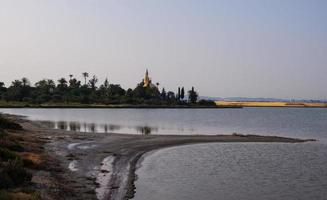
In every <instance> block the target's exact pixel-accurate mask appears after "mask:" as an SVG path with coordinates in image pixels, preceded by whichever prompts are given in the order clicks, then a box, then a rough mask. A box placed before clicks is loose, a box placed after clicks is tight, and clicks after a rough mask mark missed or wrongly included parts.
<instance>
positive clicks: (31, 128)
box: [16, 117, 308, 200]
mask: <svg viewBox="0 0 327 200" xmlns="http://www.w3.org/2000/svg"><path fill="white" fill-rule="evenodd" d="M16 121H18V122H19V123H20V124H21V125H22V126H23V128H24V129H25V130H26V131H27V132H29V133H33V134H32V135H33V137H35V138H38V139H39V140H42V141H44V148H45V151H46V153H47V154H49V155H51V156H52V157H53V160H55V161H57V163H56V164H57V165H59V166H60V167H59V169H58V168H57V170H56V171H53V172H52V174H54V175H53V176H57V177H60V178H59V179H61V181H60V182H62V183H64V185H65V187H66V188H69V189H70V191H71V192H70V194H69V199H106V200H107V199H110V200H111V199H130V198H132V197H133V195H134V190H135V186H134V181H135V169H136V164H137V162H138V161H139V159H140V158H141V157H142V155H143V154H144V153H146V152H149V151H152V150H156V149H160V148H165V147H171V146H176V145H184V144H194V143H208V142H218V143H219V142H280V143H297V142H306V141H308V140H301V139H292V138H283V137H274V136H256V135H239V134H234V135H212V136H206V135H192V136H181V135H180V136H178V135H148V136H146V135H127V134H115V133H101V134H95V133H81V132H69V131H63V130H53V129H48V128H47V127H45V126H44V125H43V124H41V123H39V122H31V121H28V120H26V119H23V118H18V117H16ZM57 190H59V191H60V190H62V188H61V187H57ZM66 191H67V189H66Z"/></svg>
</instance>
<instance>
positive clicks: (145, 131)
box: [136, 126, 158, 135]
mask: <svg viewBox="0 0 327 200" xmlns="http://www.w3.org/2000/svg"><path fill="white" fill-rule="evenodd" d="M136 130H137V132H138V133H142V135H151V133H152V132H153V131H155V132H158V128H154V127H149V126H138V127H136Z"/></svg>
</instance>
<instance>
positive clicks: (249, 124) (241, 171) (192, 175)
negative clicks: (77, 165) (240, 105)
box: [0, 108, 327, 200]
mask: <svg viewBox="0 0 327 200" xmlns="http://www.w3.org/2000/svg"><path fill="white" fill-rule="evenodd" d="M0 112H6V113H11V114H19V115H25V116H28V118H29V119H32V120H42V121H44V123H46V124H48V125H49V126H50V127H52V128H59V129H65V130H79V131H88V132H117V133H131V134H230V133H233V132H237V133H243V134H260V135H279V136H290V137H299V138H313V139H318V140H319V141H318V142H308V143H303V144H269V143H265V144H263V143H225V144H224V143H215V144H197V145H187V146H180V147H173V148H167V149H163V150H159V151H155V152H152V153H151V154H149V155H148V156H146V157H145V159H144V161H143V162H142V163H141V167H140V168H139V169H138V170H137V172H136V173H137V175H138V180H137V181H136V195H135V198H134V200H143V199H149V200H166V199H169V200H193V199H194V200H195V199H207V200H216V199H224V200H234V199H235V200H236V199H245V200H252V199H264V200H265V199H267V200H270V199H303V200H304V199H315V200H324V199H326V197H327V109H318V108H314V109H310V108H244V109H0Z"/></svg>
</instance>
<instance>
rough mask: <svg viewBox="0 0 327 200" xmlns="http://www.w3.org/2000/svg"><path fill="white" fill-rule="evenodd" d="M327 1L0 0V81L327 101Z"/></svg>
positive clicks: (7, 83)
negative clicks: (145, 85) (88, 81)
mask: <svg viewBox="0 0 327 200" xmlns="http://www.w3.org/2000/svg"><path fill="white" fill-rule="evenodd" d="M326 10H327V1H325V0H201V1H200V0H55V1H53V0H28V1H26V0H0V81H3V82H5V83H6V86H8V85H10V83H11V81H12V80H14V79H20V78H22V77H27V78H29V79H30V81H31V82H32V83H35V82H36V81H38V80H40V79H43V78H51V79H54V80H57V79H59V78H60V77H66V78H67V79H68V75H69V74H73V75H74V76H75V77H77V78H80V79H82V75H81V74H82V72H89V74H90V75H96V76H97V77H98V78H99V80H100V82H102V81H103V80H104V79H105V78H106V77H107V78H108V79H109V81H110V82H111V83H118V84H121V85H122V86H123V87H124V88H129V87H131V88H134V87H135V86H136V84H137V83H139V82H140V81H141V80H142V78H143V76H144V72H145V70H146V69H148V70H149V73H150V76H151V78H152V79H153V82H159V83H160V87H161V88H162V87H165V88H166V90H173V91H176V90H177V87H178V86H184V87H185V88H186V89H189V88H190V87H192V86H194V87H195V89H196V90H197V91H198V92H199V93H200V95H201V96H215V97H274V98H297V99H327V20H326V19H327V12H326Z"/></svg>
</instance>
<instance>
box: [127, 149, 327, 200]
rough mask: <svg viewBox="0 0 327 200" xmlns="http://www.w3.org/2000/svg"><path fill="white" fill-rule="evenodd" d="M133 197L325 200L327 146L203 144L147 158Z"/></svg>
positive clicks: (162, 199) (155, 199)
mask: <svg viewBox="0 0 327 200" xmlns="http://www.w3.org/2000/svg"><path fill="white" fill-rule="evenodd" d="M136 173H137V175H138V180H137V181H136V194H135V198H133V200H144V199H148V200H167V199H169V200H198V199H206V200H217V199H223V200H239V199H242V200H253V199H262V200H275V199H284V200H288V199H290V200H293V199H294V200H302V199H303V200H307V199H315V200H325V199H326V198H327V146H326V144H322V143H318V144H317V143H305V144H244V143H233V144H198V145H188V146H181V147H173V148H168V149H164V150H160V151H156V152H155V153H153V154H151V155H149V156H147V157H146V158H145V160H144V161H143V162H142V167H141V168H139V169H138V170H137V172H136Z"/></svg>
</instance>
